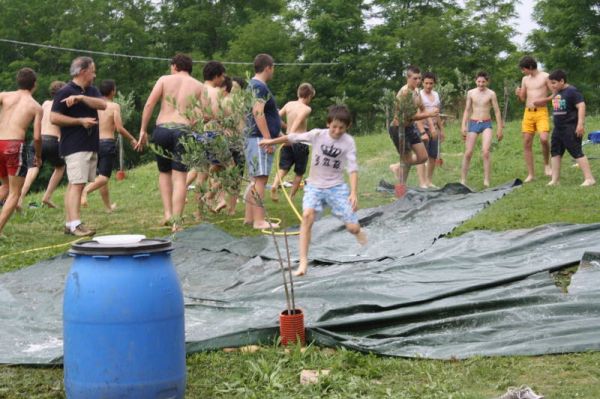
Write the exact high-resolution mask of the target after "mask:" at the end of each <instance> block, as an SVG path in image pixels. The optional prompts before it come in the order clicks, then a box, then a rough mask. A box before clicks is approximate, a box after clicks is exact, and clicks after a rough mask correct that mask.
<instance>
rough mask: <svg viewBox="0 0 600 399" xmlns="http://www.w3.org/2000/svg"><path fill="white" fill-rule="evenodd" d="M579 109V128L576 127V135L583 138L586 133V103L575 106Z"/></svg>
mask: <svg viewBox="0 0 600 399" xmlns="http://www.w3.org/2000/svg"><path fill="white" fill-rule="evenodd" d="M575 107H576V108H577V126H576V127H575V134H576V135H577V137H583V134H584V133H585V103H584V102H583V101H582V102H580V103H577V104H575Z"/></svg>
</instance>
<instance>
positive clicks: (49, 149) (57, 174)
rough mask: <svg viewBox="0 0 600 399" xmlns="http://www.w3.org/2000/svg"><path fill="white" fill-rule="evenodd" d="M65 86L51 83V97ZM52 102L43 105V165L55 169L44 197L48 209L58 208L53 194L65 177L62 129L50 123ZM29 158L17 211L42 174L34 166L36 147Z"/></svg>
mask: <svg viewBox="0 0 600 399" xmlns="http://www.w3.org/2000/svg"><path fill="white" fill-rule="evenodd" d="M65 85H66V83H65V82H61V81H58V80H55V81H54V82H52V83H50V97H52V99H54V96H55V95H56V93H58V91H59V90H60V89H62V88H63V87H64V86H65ZM52 102H53V100H46V101H44V103H43V104H42V113H43V116H42V164H45V163H46V162H47V163H49V164H50V165H52V167H53V168H54V172H52V176H50V180H49V181H48V187H47V188H46V192H45V193H44V196H43V197H42V205H44V206H47V207H48V208H56V204H54V202H52V194H54V190H56V187H58V184H59V183H60V181H61V179H62V177H63V175H64V174H65V160H64V159H63V158H61V156H60V155H59V153H58V142H59V140H60V127H58V126H56V125H54V124H52V123H51V122H50V113H51V112H52ZM29 157H30V159H29V160H28V161H29V162H28V163H29V165H28V167H29V169H27V176H26V177H25V183H24V184H23V189H22V190H21V197H20V198H19V203H18V205H17V209H19V208H21V206H22V204H23V200H24V199H25V196H26V195H27V193H28V192H29V189H30V188H31V185H32V184H33V182H34V181H35V179H36V178H37V176H38V174H39V173H40V166H35V165H34V164H33V161H34V159H35V148H34V146H31V151H30V154H29Z"/></svg>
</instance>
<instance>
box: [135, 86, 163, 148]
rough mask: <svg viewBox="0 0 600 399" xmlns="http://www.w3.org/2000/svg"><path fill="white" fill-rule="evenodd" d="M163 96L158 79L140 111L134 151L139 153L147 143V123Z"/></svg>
mask: <svg viewBox="0 0 600 399" xmlns="http://www.w3.org/2000/svg"><path fill="white" fill-rule="evenodd" d="M162 95H163V79H162V78H160V79H158V81H157V82H156V84H155V85H154V87H153V88H152V91H151V92H150V95H149V96H148V99H147V100H146V104H145V105H144V110H143V111H142V124H141V126H140V136H139V137H138V142H137V145H136V146H135V150H136V151H141V150H143V149H144V145H145V144H146V142H147V141H148V123H150V117H152V112H153V111H154V107H155V106H156V103H157V102H158V101H159V100H160V99H161V98H162Z"/></svg>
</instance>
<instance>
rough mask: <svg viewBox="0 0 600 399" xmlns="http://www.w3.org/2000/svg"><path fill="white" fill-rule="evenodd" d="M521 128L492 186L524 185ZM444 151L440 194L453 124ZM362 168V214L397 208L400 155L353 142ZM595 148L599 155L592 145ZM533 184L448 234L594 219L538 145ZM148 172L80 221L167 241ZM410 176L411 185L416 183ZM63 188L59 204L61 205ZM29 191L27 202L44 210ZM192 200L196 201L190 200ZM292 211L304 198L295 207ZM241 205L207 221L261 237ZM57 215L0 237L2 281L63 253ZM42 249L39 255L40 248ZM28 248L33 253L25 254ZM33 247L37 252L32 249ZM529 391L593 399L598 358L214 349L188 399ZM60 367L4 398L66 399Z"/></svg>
mask: <svg viewBox="0 0 600 399" xmlns="http://www.w3.org/2000/svg"><path fill="white" fill-rule="evenodd" d="M587 128H588V130H598V129H600V118H597V117H596V118H588V121H587ZM519 130H520V126H519V124H518V123H517V122H512V123H509V124H508V125H507V128H506V129H505V139H504V140H503V141H502V142H501V143H499V144H497V145H495V146H494V150H493V153H492V168H493V169H492V185H499V184H502V183H505V182H507V181H509V180H512V179H514V178H524V177H525V175H526V173H525V165H524V162H523V158H522V148H521V134H520V133H519ZM447 136H448V137H447V140H446V142H445V143H444V144H443V146H442V157H443V159H444V164H443V166H442V167H441V168H440V169H439V170H437V171H436V175H435V176H434V183H435V184H436V185H438V186H442V185H443V184H445V183H448V182H456V181H458V180H459V174H460V163H461V156H462V151H463V144H462V140H461V139H460V134H459V133H458V126H457V125H456V124H451V125H450V126H449V128H448V131H447ZM356 141H357V145H358V149H359V165H360V168H361V169H360V206H361V207H363V208H364V207H372V206H377V205H381V204H384V203H389V202H391V201H393V200H394V199H393V198H390V196H388V195H385V194H381V193H377V192H376V191H375V188H376V185H377V183H378V182H379V180H380V179H382V178H383V179H386V180H388V181H392V180H393V176H392V174H391V173H390V172H389V170H388V165H389V164H390V163H393V162H396V159H397V155H396V153H395V150H394V149H393V147H392V146H391V142H390V140H389V138H388V137H387V134H383V133H381V134H376V135H370V136H361V137H357V138H356ZM596 147H598V148H596ZM534 151H535V156H536V173H537V180H536V181H534V182H532V183H529V184H527V185H524V186H523V187H521V188H519V189H517V190H515V191H514V192H513V193H511V194H510V195H508V196H507V197H505V198H503V199H502V200H500V201H497V202H495V203H494V204H492V205H491V206H489V207H488V208H487V209H485V210H484V211H482V212H481V213H480V214H478V215H477V216H476V217H475V218H473V219H472V220H470V221H468V222H466V223H464V224H463V225H461V226H460V227H459V228H457V229H456V230H455V231H454V232H453V233H452V234H453V235H460V234H462V233H464V232H467V231H470V230H474V229H490V230H506V229H514V228H525V227H533V226H537V225H540V224H546V223H552V222H569V223H592V222H600V207H599V204H600V189H599V187H600V186H599V187H591V188H582V187H579V184H580V183H581V182H582V180H583V179H582V175H581V172H580V171H579V170H578V169H576V168H573V167H572V162H571V160H570V158H569V157H568V156H567V157H566V159H565V162H563V167H562V179H561V180H562V181H561V185H560V186H558V187H552V188H549V187H546V183H547V181H548V178H546V177H544V176H543V173H542V167H541V166H542V164H541V155H540V151H539V143H538V142H536V144H535V148H534ZM585 152H586V154H588V155H590V156H592V157H594V156H596V157H600V146H593V145H591V146H586V147H585ZM590 162H591V164H592V171H593V172H594V173H595V174H596V177H597V178H600V160H595V159H592V160H591V161H590ZM155 168H156V167H155V165H153V164H152V165H146V166H142V167H140V168H137V169H136V170H132V171H129V172H128V175H127V179H125V180H124V181H120V182H117V181H114V180H113V181H111V193H112V197H113V200H114V201H116V202H117V204H118V206H119V208H118V209H117V210H116V211H115V212H114V213H113V214H110V215H108V214H106V213H105V212H104V211H103V208H102V206H101V202H100V198H99V196H98V195H97V194H96V193H95V194H92V195H91V196H90V198H89V200H90V207H89V208H87V209H85V210H84V211H83V215H82V216H83V220H84V221H85V222H86V223H88V224H90V225H92V226H94V227H96V228H97V229H98V232H99V233H101V234H115V233H141V234H146V235H147V236H166V235H168V233H169V230H168V229H164V228H160V227H158V226H157V224H158V222H159V220H160V218H161V205H160V199H159V194H158V191H157V189H156V181H157V178H156V176H157V172H156V169H155ZM482 180H483V172H482V166H481V157H480V155H479V154H476V155H475V156H474V157H473V161H472V167H471V172H470V174H469V179H468V185H469V186H470V187H472V188H473V189H476V190H479V189H481V188H482V183H483V181H482ZM415 182H416V180H415V176H414V173H412V175H411V178H410V179H409V185H415ZM62 195H63V192H62V190H59V191H58V192H57V195H56V201H55V202H59V201H61V200H62ZM40 196H41V195H40V194H32V195H31V196H30V197H28V201H27V202H31V201H39V199H40ZM190 201H192V197H191V196H190ZM296 205H297V206H298V207H299V205H300V199H299V198H298V199H297V200H296ZM267 207H268V209H269V213H270V214H271V216H273V217H278V218H281V219H282V221H283V225H291V224H296V223H297V220H296V219H295V216H294V215H293V213H292V212H291V211H290V210H289V208H288V206H287V205H286V204H285V201H280V202H279V203H272V202H271V201H270V200H267ZM192 211H193V206H188V207H187V209H186V224H187V225H192V224H193V223H194V222H193V218H192V217H191V213H192ZM242 212H243V207H242V205H241V204H239V205H238V209H237V214H236V216H235V217H234V218H226V217H224V216H211V217H210V218H209V221H211V222H216V223H219V226H220V227H222V228H223V229H225V230H226V231H228V232H229V233H231V234H234V235H237V236H243V235H252V234H260V233H259V232H256V231H253V230H252V229H250V228H248V227H245V226H243V225H242V223H241V221H240V220H239V218H240V217H241V216H242ZM62 229H63V214H62V211H60V210H51V209H46V208H36V209H25V210H24V212H23V213H22V214H17V215H15V216H14V217H13V218H12V219H11V220H10V221H9V224H8V225H7V227H6V229H5V234H6V235H7V236H8V238H7V239H6V240H3V241H0V271H1V272H8V271H11V270H16V269H19V268H21V267H25V266H28V265H31V264H33V263H35V262H36V261H38V260H40V259H45V258H48V257H51V256H53V255H56V254H59V253H62V252H64V251H65V250H66V249H68V243H69V241H71V240H70V239H69V237H68V236H65V235H64V234H63V233H62ZM40 248H41V249H40ZM32 249H34V251H32ZM38 249H40V250H38ZM568 279H569V272H568V271H567V272H563V273H560V274H559V275H557V284H559V285H561V286H563V287H566V286H567V285H568ZM302 369H330V370H331V374H330V375H329V377H327V378H324V379H323V380H322V381H321V382H320V383H319V384H317V385H310V386H305V385H300V384H299V383H298V381H299V374H300V371H301V370H302ZM522 384H527V385H530V386H532V387H533V388H534V389H535V390H536V391H538V392H541V393H543V394H545V395H546V397H547V398H551V399H559V398H564V399H567V398H568V399H571V398H589V399H593V398H600V354H599V353H584V354H566V355H560V356H543V357H502V358H474V359H469V360H464V361H432V360H419V359H399V358H386V357H377V356H373V355H364V354H359V353H356V352H352V351H347V350H343V349H330V348H318V347H314V346H309V347H308V349H307V350H306V351H304V352H302V351H300V349H299V348H295V349H292V350H291V351H289V353H286V352H285V351H284V350H283V349H281V348H279V347H277V346H275V345H273V346H265V347H261V348H260V349H259V350H258V351H257V352H255V353H243V352H233V353H225V352H221V351H217V352H211V353H199V354H194V355H191V356H189V357H188V397H190V398H213V397H222V398H230V397H239V398H304V397H306V398H318V397H327V398H354V397H361V398H362V397H373V398H387V397H389V398H421V399H424V398H455V399H456V398H491V397H494V396H497V395H499V394H501V393H503V392H504V391H505V390H506V388H507V387H508V386H518V385H522ZM62 388H63V387H62V369H60V368H31V367H9V366H2V367H0V398H62V397H64V393H63V389H62Z"/></svg>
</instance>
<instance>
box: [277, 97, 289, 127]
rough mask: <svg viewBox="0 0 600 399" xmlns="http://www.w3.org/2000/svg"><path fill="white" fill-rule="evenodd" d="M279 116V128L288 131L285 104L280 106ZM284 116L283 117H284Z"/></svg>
mask: <svg viewBox="0 0 600 399" xmlns="http://www.w3.org/2000/svg"><path fill="white" fill-rule="evenodd" d="M279 118H280V119H281V128H282V129H283V130H285V133H286V134H287V133H289V130H288V126H287V123H286V122H287V104H286V105H284V106H283V108H281V109H280V110H279ZM284 118H285V119H284Z"/></svg>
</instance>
